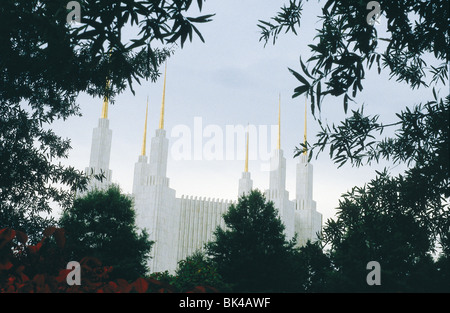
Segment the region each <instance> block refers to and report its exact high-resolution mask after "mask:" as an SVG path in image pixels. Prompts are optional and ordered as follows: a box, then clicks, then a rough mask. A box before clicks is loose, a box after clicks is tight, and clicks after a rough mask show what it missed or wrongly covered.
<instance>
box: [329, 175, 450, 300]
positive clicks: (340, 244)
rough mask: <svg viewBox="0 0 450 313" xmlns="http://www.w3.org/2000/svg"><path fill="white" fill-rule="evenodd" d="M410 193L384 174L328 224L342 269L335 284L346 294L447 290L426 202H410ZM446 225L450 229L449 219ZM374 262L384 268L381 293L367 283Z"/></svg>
mask: <svg viewBox="0 0 450 313" xmlns="http://www.w3.org/2000/svg"><path fill="white" fill-rule="evenodd" d="M411 187H412V188H415V186H412V185H411V184H410V183H409V182H408V180H407V179H405V178H403V177H394V178H392V177H389V175H387V173H380V174H379V176H378V177H377V178H376V179H374V180H372V181H370V182H369V183H368V184H367V185H366V186H364V187H360V188H357V187H355V188H353V190H352V191H351V192H349V193H347V194H345V195H344V196H343V199H342V200H341V201H340V203H339V208H338V212H337V218H336V219H330V220H329V221H327V224H326V226H325V228H324V231H323V234H324V238H323V240H324V242H325V243H328V244H329V245H330V249H331V260H332V261H333V264H334V266H335V267H336V268H337V274H338V275H335V277H334V278H335V280H334V281H333V280H332V282H333V283H334V284H336V285H339V286H340V288H342V289H341V290H342V291H347V292H348V291H351V292H355V291H357V292H361V291H374V290H375V291H383V292H430V291H440V292H442V291H444V290H448V282H447V281H446V280H445V279H442V275H448V270H447V273H446V271H445V270H444V271H441V272H439V270H438V268H439V267H438V266H436V265H437V264H435V263H434V261H433V259H432V256H431V254H430V251H432V242H433V241H432V238H433V236H432V234H430V231H431V230H432V229H431V228H430V227H429V225H430V223H431V221H429V220H428V219H431V217H430V216H428V215H427V214H426V213H427V211H426V207H424V206H423V204H422V205H421V204H420V200H422V199H420V198H419V197H417V198H416V199H414V198H413V197H412V196H411V192H412V190H411V189H410V188H411ZM424 210H425V211H424ZM447 214H448V213H447ZM445 221H446V222H445V223H447V224H448V216H446V217H445ZM433 224H435V223H433ZM447 227H448V226H447ZM445 258H446V257H445V256H443V258H442V260H444V259H445ZM372 260H376V261H377V262H379V263H380V264H381V277H382V284H381V286H377V287H376V288H372V287H371V286H368V285H367V284H366V282H365V280H364V278H365V274H366V271H365V265H366V264H367V263H368V262H369V261H372ZM444 277H445V276H444ZM336 280H337V281H336ZM330 284H331V282H330Z"/></svg>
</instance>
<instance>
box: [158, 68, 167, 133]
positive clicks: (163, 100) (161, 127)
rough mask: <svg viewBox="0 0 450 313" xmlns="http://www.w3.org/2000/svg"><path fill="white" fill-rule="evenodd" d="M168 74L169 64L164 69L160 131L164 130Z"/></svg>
mask: <svg viewBox="0 0 450 313" xmlns="http://www.w3.org/2000/svg"><path fill="white" fill-rule="evenodd" d="M166 74H167V63H166V65H165V69H164V85H163V95H162V103H161V115H160V117H159V129H164V102H165V99H166Z"/></svg>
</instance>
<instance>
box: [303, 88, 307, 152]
mask: <svg viewBox="0 0 450 313" xmlns="http://www.w3.org/2000/svg"><path fill="white" fill-rule="evenodd" d="M306 107H307V97H306V96H305V131H304V135H303V136H304V137H303V144H304V145H305V148H304V151H303V154H304V155H306V154H307V150H308V149H307V148H306V117H307V116H308V111H307V109H306Z"/></svg>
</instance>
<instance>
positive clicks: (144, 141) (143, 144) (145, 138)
mask: <svg viewBox="0 0 450 313" xmlns="http://www.w3.org/2000/svg"><path fill="white" fill-rule="evenodd" d="M147 116H148V96H147V108H146V109H145V124H144V139H143V141H142V153H141V155H145V148H146V146H147Z"/></svg>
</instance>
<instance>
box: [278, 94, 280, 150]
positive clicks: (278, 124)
mask: <svg viewBox="0 0 450 313" xmlns="http://www.w3.org/2000/svg"><path fill="white" fill-rule="evenodd" d="M280 115H281V94H279V95H278V150H280V149H281V124H280Z"/></svg>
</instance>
